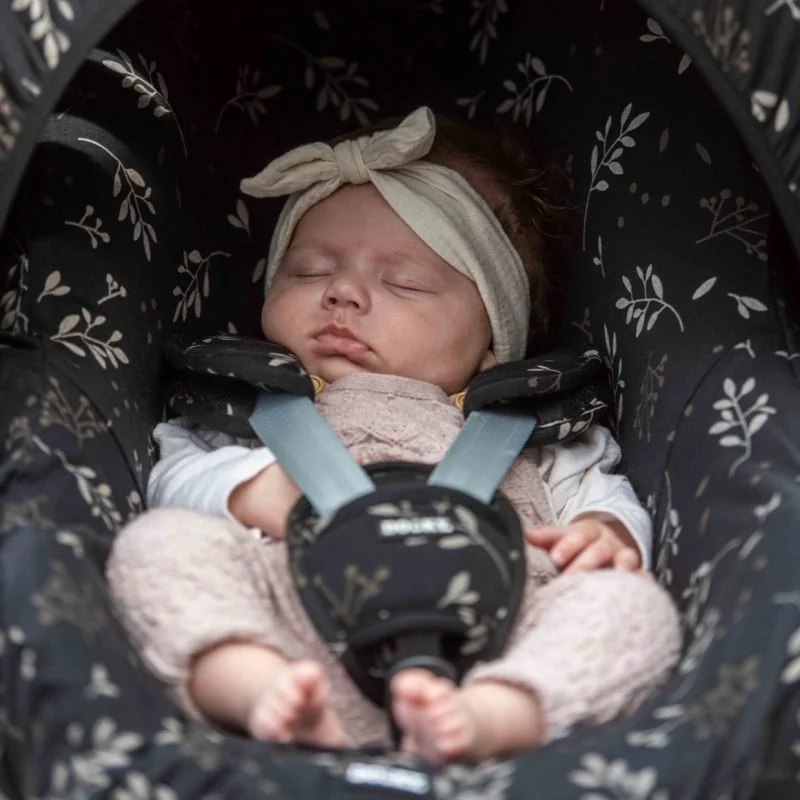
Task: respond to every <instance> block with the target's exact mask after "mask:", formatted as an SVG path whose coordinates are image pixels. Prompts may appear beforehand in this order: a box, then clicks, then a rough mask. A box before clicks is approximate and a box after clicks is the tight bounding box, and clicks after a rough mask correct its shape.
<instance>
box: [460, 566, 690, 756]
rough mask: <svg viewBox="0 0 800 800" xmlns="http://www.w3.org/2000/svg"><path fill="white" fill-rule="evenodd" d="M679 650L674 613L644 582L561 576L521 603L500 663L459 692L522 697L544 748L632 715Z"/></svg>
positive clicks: (624, 576) (631, 577) (472, 676)
mask: <svg viewBox="0 0 800 800" xmlns="http://www.w3.org/2000/svg"><path fill="white" fill-rule="evenodd" d="M680 646H681V634H680V622H679V618H678V614H677V611H676V609H675V607H674V605H673V603H672V601H671V599H670V597H669V595H668V594H667V593H666V592H665V591H664V590H663V589H662V588H661V587H660V586H659V585H658V584H657V583H656V582H655V581H654V580H652V579H650V578H649V577H646V576H644V575H639V574H635V573H629V572H621V571H618V570H610V569H605V570H596V571H593V572H583V573H576V574H570V575H560V576H559V577H557V578H555V579H554V580H553V581H551V582H550V583H549V584H547V585H546V586H543V587H541V588H540V589H537V590H536V591H535V592H534V593H532V595H531V596H530V597H529V598H528V599H527V600H526V603H525V608H524V609H523V610H522V611H521V616H520V618H519V619H518V621H517V624H516V626H515V629H514V632H513V635H512V637H511V641H510V642H509V647H508V648H507V650H506V652H505V653H504V654H503V656H502V657H501V658H500V659H498V660H497V661H494V662H490V663H487V664H483V665H481V666H478V667H476V668H475V669H473V670H471V671H470V672H469V673H467V675H466V676H465V681H464V684H465V686H467V687H472V686H476V687H477V686H479V685H480V684H481V683H482V682H484V681H491V682H493V683H497V682H500V683H508V684H510V685H513V686H516V687H519V688H520V689H526V690H527V691H528V692H529V693H530V694H531V695H532V696H534V697H536V698H537V699H538V701H539V705H540V709H541V714H542V720H543V723H544V736H543V738H544V739H545V740H549V739H553V738H557V737H559V736H563V735H566V733H568V732H569V730H570V729H571V728H572V727H573V726H574V725H576V724H577V723H592V724H597V723H601V722H605V721H607V720H609V719H612V718H613V717H615V716H618V715H619V714H622V713H631V712H633V711H634V710H635V709H636V708H637V707H638V705H639V704H640V703H641V702H643V701H644V699H645V698H646V697H647V696H648V695H649V694H650V693H651V692H652V691H653V690H654V689H656V688H657V687H658V686H659V685H661V684H662V683H663V682H664V681H665V680H666V678H667V676H668V675H669V673H670V671H671V670H672V668H673V667H674V666H675V664H676V663H677V660H678V656H679V652H680ZM535 722H536V721H535V720H532V724H535Z"/></svg>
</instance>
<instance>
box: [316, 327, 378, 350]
mask: <svg viewBox="0 0 800 800" xmlns="http://www.w3.org/2000/svg"><path fill="white" fill-rule="evenodd" d="M314 338H315V340H316V342H317V347H318V349H319V351H320V352H321V353H322V354H323V355H330V356H336V355H341V356H345V357H347V358H352V357H357V356H362V355H364V354H365V353H368V352H369V347H368V346H367V345H366V344H364V342H362V341H361V340H360V339H358V338H356V336H355V335H354V334H353V333H351V332H350V331H349V330H348V329H347V328H339V327H336V326H330V325H329V326H328V327H326V328H323V329H322V330H321V331H320V332H319V333H318V334H317V335H316V336H315V337H314Z"/></svg>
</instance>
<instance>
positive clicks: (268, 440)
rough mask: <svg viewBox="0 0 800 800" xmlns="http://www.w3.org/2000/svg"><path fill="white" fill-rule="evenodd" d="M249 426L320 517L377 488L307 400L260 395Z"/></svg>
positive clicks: (296, 396)
mask: <svg viewBox="0 0 800 800" xmlns="http://www.w3.org/2000/svg"><path fill="white" fill-rule="evenodd" d="M250 425H251V426H252V428H253V430H254V431H255V432H256V434H257V436H258V438H259V439H261V441H262V442H264V444H265V445H266V446H267V447H269V449H270V450H272V452H273V453H274V455H275V458H277V459H278V461H279V462H280V464H281V466H282V467H283V468H284V469H285V470H286V471H287V472H288V473H289V475H291V477H292V479H293V480H294V481H295V483H296V484H297V485H298V486H299V487H300V490H301V491H302V492H303V494H305V496H306V497H307V498H308V501H309V502H310V503H311V505H312V506H313V507H314V509H315V510H316V512H317V513H318V514H320V515H322V516H325V515H327V514H331V513H333V512H334V511H336V510H337V509H338V508H340V507H341V506H343V505H344V504H345V503H349V502H350V501H351V500H355V499H356V497H361V496H362V495H365V494H369V493H370V492H374V491H375V484H374V483H373V482H372V479H371V478H370V477H369V475H367V473H366V472H365V471H364V470H363V469H362V468H361V467H360V466H359V464H357V463H356V461H355V459H354V458H353V457H352V456H351V455H350V452H349V451H348V449H347V448H346V447H345V446H344V444H343V443H342V440H341V439H340V438H339V437H338V436H337V435H336V433H334V431H333V429H332V428H331V427H330V425H328V422H327V420H326V419H325V417H323V416H322V414H320V412H319V410H318V409H317V407H316V406H315V405H314V403H313V402H312V401H311V400H310V399H309V398H308V397H301V396H299V395H294V394H285V393H275V394H271V393H267V392H261V393H260V394H259V396H258V399H257V400H256V405H255V408H254V409H253V413H252V414H251V415H250Z"/></svg>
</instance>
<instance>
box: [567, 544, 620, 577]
mask: <svg viewBox="0 0 800 800" xmlns="http://www.w3.org/2000/svg"><path fill="white" fill-rule="evenodd" d="M554 560H555V559H554ZM613 562H614V547H613V545H612V544H611V543H609V542H608V541H607V540H605V539H598V540H597V541H596V542H593V543H592V544H590V545H589V546H588V547H587V548H586V549H585V550H584V551H583V552H582V553H581V554H580V555H579V556H578V557H577V558H575V560H574V561H572V562H571V563H570V565H569V566H568V567H567V568H566V569H565V570H564V572H588V571H590V570H594V569H602V568H603V567H608V566H611V564H612V563H613ZM556 563H557V562H556Z"/></svg>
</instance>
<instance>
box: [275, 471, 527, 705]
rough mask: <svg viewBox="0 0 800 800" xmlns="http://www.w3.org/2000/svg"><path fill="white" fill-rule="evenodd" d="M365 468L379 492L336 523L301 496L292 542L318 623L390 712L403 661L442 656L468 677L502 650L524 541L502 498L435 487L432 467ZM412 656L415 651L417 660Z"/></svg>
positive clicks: (294, 562)
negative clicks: (389, 694)
mask: <svg viewBox="0 0 800 800" xmlns="http://www.w3.org/2000/svg"><path fill="white" fill-rule="evenodd" d="M366 470H367V472H368V473H369V475H370V477H371V478H372V480H373V481H374V482H375V484H376V486H377V491H375V492H373V493H371V494H369V495H366V496H364V497H360V498H358V499H356V500H354V501H352V502H351V503H348V504H347V505H345V506H343V507H342V508H340V509H339V510H338V511H337V512H336V513H335V514H334V515H333V516H332V517H330V518H324V517H323V518H321V517H319V516H317V515H316V514H315V513H314V512H313V510H312V508H311V506H310V505H309V503H308V501H307V500H306V499H305V498H303V499H301V500H300V501H299V503H298V504H297V505H296V506H295V508H294V509H293V511H292V513H291V514H290V517H289V521H288V525H287V541H288V545H289V559H290V564H291V569H292V574H293V579H294V583H295V586H296V588H297V591H298V594H299V597H300V600H301V602H302V604H303V606H304V608H305V611H306V613H307V614H308V616H309V618H310V620H311V621H312V623H313V624H314V626H315V627H316V629H317V631H318V632H319V634H320V635H321V637H322V638H323V639H324V640H325V641H326V643H327V645H328V647H329V648H330V649H331V650H332V651H333V652H334V653H335V654H336V655H337V656H338V657H339V658H340V659H341V661H342V663H343V665H344V666H345V668H346V669H347V671H348V673H349V674H350V676H351V678H352V679H353V681H354V682H355V684H356V685H357V686H358V687H359V688H360V690H361V691H362V692H363V693H364V695H365V696H366V697H368V698H369V699H370V700H372V701H373V702H374V703H376V704H377V705H383V703H384V701H385V692H386V681H387V679H388V678H389V677H390V675H391V673H392V672H393V670H394V669H395V668H399V667H400V664H401V663H402V667H403V668H404V667H408V666H414V665H416V666H427V667H429V668H430V667H431V664H432V663H433V662H434V661H442V660H443V661H444V662H447V663H448V664H449V665H451V666H452V670H453V671H452V673H451V674H450V675H449V677H451V678H453V680H455V681H459V680H460V679H461V677H462V676H463V675H464V673H465V672H466V671H467V670H468V669H469V668H470V667H471V666H473V665H474V664H475V663H477V661H478V660H489V659H492V658H496V657H497V656H498V655H500V653H501V652H502V650H503V648H504V646H505V643H506V640H507V637H508V633H509V631H510V628H511V626H512V624H513V621H514V619H515V617H516V614H517V610H518V607H519V604H520V601H521V598H522V592H523V589H524V585H525V559H524V546H525V545H524V540H523V536H522V531H521V528H520V523H519V518H518V517H517V514H516V512H515V511H514V509H513V507H512V506H511V504H510V503H509V502H508V501H507V500H506V498H505V497H504V496H503V495H502V494H501V493H499V492H497V493H496V494H495V497H494V498H493V501H492V503H491V504H489V505H485V504H483V503H481V502H479V501H477V500H475V499H474V498H472V497H470V496H469V495H466V494H464V493H462V492H459V491H457V490H454V489H450V488H446V487H439V486H431V485H428V484H427V483H426V480H427V477H428V474H429V473H430V471H431V468H430V467H429V466H426V465H421V464H407V463H402V462H393V463H385V464H374V465H370V466H367V467H366ZM412 641H413V645H412V646H411V647H409V646H408V643H409V642H412ZM405 651H409V652H410V651H414V653H415V655H414V659H415V660H414V661H413V663H410V662H409V661H407V660H406V661H403V654H404V652H405Z"/></svg>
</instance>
